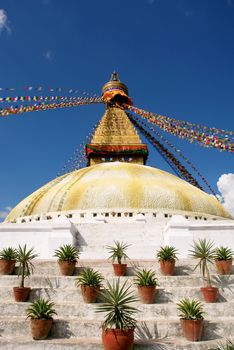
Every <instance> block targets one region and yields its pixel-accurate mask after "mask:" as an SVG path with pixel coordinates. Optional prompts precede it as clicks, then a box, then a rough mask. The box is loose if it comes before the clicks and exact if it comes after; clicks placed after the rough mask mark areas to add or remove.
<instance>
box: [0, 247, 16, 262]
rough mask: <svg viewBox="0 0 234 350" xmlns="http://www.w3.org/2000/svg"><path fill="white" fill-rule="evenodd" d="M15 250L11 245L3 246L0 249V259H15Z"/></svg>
mask: <svg viewBox="0 0 234 350" xmlns="http://www.w3.org/2000/svg"><path fill="white" fill-rule="evenodd" d="M16 258H17V250H16V249H15V248H12V247H7V248H3V249H2V250H1V251H0V260H16Z"/></svg>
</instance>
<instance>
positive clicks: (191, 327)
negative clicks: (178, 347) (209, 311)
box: [177, 298, 204, 341]
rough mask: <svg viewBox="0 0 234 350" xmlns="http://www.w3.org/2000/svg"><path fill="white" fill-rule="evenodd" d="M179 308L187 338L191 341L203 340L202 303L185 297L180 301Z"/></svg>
mask: <svg viewBox="0 0 234 350" xmlns="http://www.w3.org/2000/svg"><path fill="white" fill-rule="evenodd" d="M177 309H178V311H179V317H180V322H181V326H182V329H183V333H184V336H185V338H186V339H187V340H191V341H198V340H201V338H202V331H203V323H204V318H203V315H204V311H203V305H202V303H200V302H199V301H197V300H195V299H189V298H183V299H181V300H180V301H179V302H178V304H177Z"/></svg>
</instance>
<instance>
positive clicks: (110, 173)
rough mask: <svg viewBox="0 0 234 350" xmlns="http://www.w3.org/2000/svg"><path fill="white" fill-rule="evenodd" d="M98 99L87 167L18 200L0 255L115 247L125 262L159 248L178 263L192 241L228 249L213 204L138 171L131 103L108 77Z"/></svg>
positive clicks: (2, 228)
mask: <svg viewBox="0 0 234 350" xmlns="http://www.w3.org/2000/svg"><path fill="white" fill-rule="evenodd" d="M102 96H103V100H104V101H105V104H106V111H105V113H104V115H103V117H102V118H101V120H100V123H99V125H98V126H97V128H96V130H95V132H94V134H93V137H92V140H91V142H90V144H87V145H86V157H87V167H85V168H82V169H79V170H75V171H73V172H70V173H67V174H65V175H63V176H60V177H57V178H55V179H54V180H52V181H50V182H48V183H47V184H46V185H44V186H43V187H41V188H39V189H38V190H37V191H35V192H34V193H32V194H31V195H29V196H28V197H27V198H25V199H24V200H22V201H21V202H20V203H19V204H18V205H17V206H16V207H15V208H14V209H13V210H12V211H11V212H10V213H9V215H8V217H7V218H6V220H5V222H4V223H2V224H1V225H0V237H1V239H0V248H2V247H6V246H9V245H10V246H12V245H13V246H18V244H24V243H27V244H28V245H29V246H34V247H36V248H37V251H38V252H39V253H40V257H41V258H51V257H52V256H53V252H54V249H56V248H57V247H58V246H60V245H61V244H66V243H72V244H75V245H78V246H79V248H80V250H81V251H82V255H83V258H104V257H105V256H106V250H105V246H106V245H110V244H112V243H113V241H114V240H120V241H126V242H128V243H129V244H130V245H131V246H130V248H129V255H130V256H131V257H132V258H140V259H151V258H153V257H154V254H155V250H156V249H157V248H158V247H159V246H161V245H163V244H172V245H174V246H176V248H177V249H178V250H179V252H180V256H181V257H186V255H187V251H188V247H189V245H190V244H191V242H192V240H194V239H197V238H202V237H209V238H212V239H213V240H214V241H215V242H216V243H217V245H220V244H225V245H228V246H230V247H231V248H232V249H234V238H233V237H234V221H233V219H232V217H231V215H230V214H229V213H228V212H227V211H226V210H225V209H224V207H223V206H222V205H221V204H220V202H219V201H218V200H217V199H216V198H215V197H214V196H212V195H210V194H207V193H205V192H204V191H202V190H200V189H198V188H197V187H195V186H193V185H191V184H189V183H188V182H186V181H184V180H181V179H180V178H178V177H176V176H174V175H172V174H170V173H168V172H165V171H163V170H160V169H157V168H154V167H149V166H147V165H146V161H147V156H148V148H147V145H146V144H143V143H142V141H141V139H140V137H139V135H138V133H137V131H136V129H135V127H134V126H133V124H132V123H131V121H130V120H129V118H128V115H127V114H126V112H125V111H124V108H123V104H124V103H128V104H131V103H132V100H131V98H130V97H129V94H128V88H127V86H126V85H125V84H123V83H122V82H121V81H120V80H119V78H118V75H117V74H116V73H113V74H112V76H111V79H110V81H109V82H107V83H106V84H105V85H104V86H103V89H102Z"/></svg>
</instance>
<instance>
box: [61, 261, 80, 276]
mask: <svg viewBox="0 0 234 350" xmlns="http://www.w3.org/2000/svg"><path fill="white" fill-rule="evenodd" d="M75 267H76V261H59V268H60V272H61V275H63V276H72V275H73V273H74V271H75Z"/></svg>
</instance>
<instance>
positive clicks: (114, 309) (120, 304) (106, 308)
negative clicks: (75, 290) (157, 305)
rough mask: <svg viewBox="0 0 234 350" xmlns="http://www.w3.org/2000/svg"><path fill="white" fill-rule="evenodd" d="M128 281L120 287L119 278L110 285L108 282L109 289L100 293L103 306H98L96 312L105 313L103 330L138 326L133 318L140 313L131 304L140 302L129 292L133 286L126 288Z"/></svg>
mask: <svg viewBox="0 0 234 350" xmlns="http://www.w3.org/2000/svg"><path fill="white" fill-rule="evenodd" d="M126 283H127V281H125V282H124V283H123V285H122V286H121V285H120V279H119V278H118V279H117V280H115V281H114V282H113V284H110V283H109V282H108V281H107V288H106V290H105V291H104V292H101V293H100V297H101V300H102V302H103V304H101V305H99V306H97V309H96V312H105V314H106V315H105V319H104V322H103V328H104V329H106V328H114V329H125V330H126V329H129V328H134V327H135V326H136V319H135V318H134V317H133V316H134V314H136V312H137V311H138V310H137V309H136V308H135V307H133V306H131V305H130V304H132V303H134V302H136V301H138V298H136V297H135V296H134V294H133V292H131V291H129V289H130V288H131V286H128V287H127V286H126Z"/></svg>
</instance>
